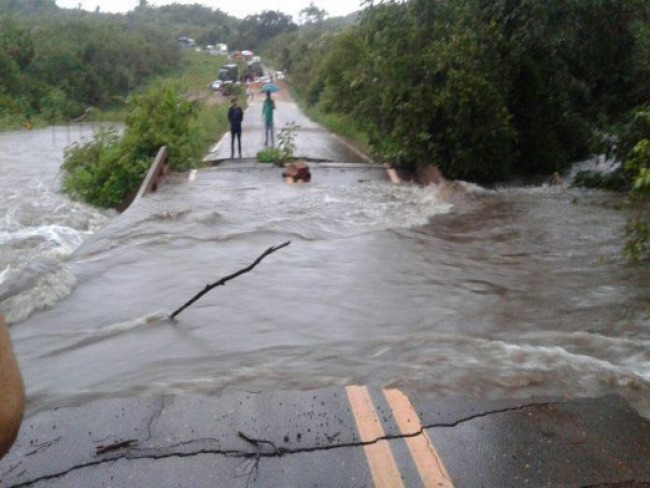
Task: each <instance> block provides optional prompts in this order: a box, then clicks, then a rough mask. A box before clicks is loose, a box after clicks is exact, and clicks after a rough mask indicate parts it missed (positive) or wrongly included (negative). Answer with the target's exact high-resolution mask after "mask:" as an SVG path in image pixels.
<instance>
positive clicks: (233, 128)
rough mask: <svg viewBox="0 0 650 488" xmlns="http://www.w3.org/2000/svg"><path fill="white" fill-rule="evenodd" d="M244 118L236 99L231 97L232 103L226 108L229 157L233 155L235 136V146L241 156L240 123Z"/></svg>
mask: <svg viewBox="0 0 650 488" xmlns="http://www.w3.org/2000/svg"><path fill="white" fill-rule="evenodd" d="M243 120H244V112H243V110H242V109H241V107H240V106H239V105H237V99H236V98H233V99H232V105H231V106H230V108H229V109H228V122H230V159H232V158H234V157H235V137H236V138H237V148H238V149H239V157H240V158H241V123H242V121H243Z"/></svg>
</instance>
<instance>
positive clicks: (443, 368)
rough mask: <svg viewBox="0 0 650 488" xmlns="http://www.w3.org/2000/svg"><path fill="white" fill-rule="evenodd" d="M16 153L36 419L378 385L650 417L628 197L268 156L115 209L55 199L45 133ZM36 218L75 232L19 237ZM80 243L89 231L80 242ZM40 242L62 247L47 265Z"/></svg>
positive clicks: (19, 330)
mask: <svg viewBox="0 0 650 488" xmlns="http://www.w3.org/2000/svg"><path fill="white" fill-rule="evenodd" d="M21 144H22V146H21ZM0 145H2V146H3V147H2V148H3V153H2V154H3V156H1V157H0V158H1V159H0V169H2V171H3V174H4V175H10V176H9V177H6V176H5V177H3V179H2V183H1V186H0V192H2V193H0V196H1V198H0V202H1V203H0V208H1V209H2V212H4V214H0V222H3V220H2V219H3V218H4V221H5V222H6V223H5V224H4V225H5V227H1V228H0V235H3V236H5V238H4V239H5V240H3V241H2V260H3V261H2V268H3V269H5V271H4V272H3V274H2V275H0V297H2V298H3V299H4V301H3V302H2V303H1V304H0V308H1V309H2V310H4V312H5V313H6V314H7V315H8V317H9V318H10V319H11V320H12V322H13V326H12V329H11V330H12V336H13V338H14V341H15V345H16V350H17V353H18V355H19V359H20V362H21V366H22V368H23V372H24V375H25V380H26V384H27V389H28V394H29V408H30V411H31V412H35V411H38V410H40V409H43V408H47V407H51V406H54V405H71V404H78V403H79V402H83V401H86V400H88V399H92V398H98V397H104V396H124V395H133V394H138V395H142V394H154V393H161V392H175V393H179V392H203V393H208V394H217V393H220V392H223V391H225V390H265V389H290V388H299V389H309V388H316V387H321V386H329V385H345V384H350V383H364V384H376V385H382V386H385V385H388V386H396V387H402V388H405V389H407V390H409V391H417V392H421V393H428V394H440V395H443V394H453V395H467V396H473V397H479V398H499V397H528V396H531V395H560V396H567V397H575V396H585V395H601V394H606V393H618V394H620V395H623V396H624V397H626V398H627V399H628V400H629V401H630V402H631V403H632V404H633V405H634V406H635V407H636V408H638V409H639V410H640V411H641V412H642V413H643V414H644V415H646V416H650V347H649V346H650V319H649V314H650V298H649V297H650V293H649V292H650V277H649V276H648V273H647V271H644V270H642V269H637V268H634V267H631V266H629V265H628V264H626V263H625V262H624V261H623V260H622V258H621V256H620V248H621V243H622V229H623V226H624V223H625V219H626V213H625V210H624V209H621V208H619V206H618V201H619V198H618V197H615V196H610V195H607V194H604V193H590V192H581V191H574V190H570V191H562V190H559V189H549V188H540V187H533V188H510V189H499V190H497V191H487V190H483V189H480V188H476V187H471V186H468V187H467V189H466V191H462V192H459V193H457V194H456V195H454V197H453V199H452V201H451V202H447V201H443V200H442V199H441V196H440V194H439V193H438V191H437V190H436V189H435V188H434V187H430V188H418V187H413V186H408V185H406V186H402V187H393V186H391V185H390V184H388V182H386V181H385V180H384V178H383V176H382V173H381V172H379V171H377V170H366V169H354V170H340V169H325V168H322V169H318V170H314V180H313V183H311V184H309V185H306V186H302V187H297V186H293V187H289V186H287V185H285V184H283V183H282V181H281V180H280V178H278V177H277V175H276V174H275V173H273V170H272V169H268V170H258V169H255V170H246V169H242V170H241V171H218V170H207V171H202V172H200V173H199V175H198V177H197V179H196V180H195V181H194V182H189V181H188V180H187V179H186V175H177V176H176V177H175V178H174V179H173V180H172V181H171V183H170V184H168V185H166V186H165V187H163V189H162V191H161V192H159V193H157V194H155V195H153V196H151V197H147V198H146V199H144V200H141V201H140V202H139V203H138V204H137V205H136V206H135V207H133V208H132V209H130V210H129V211H128V212H126V213H125V214H123V215H122V216H120V217H118V218H113V217H112V215H106V214H101V213H98V212H95V211H93V210H92V209H88V208H85V207H82V206H79V205H77V204H73V203H71V202H69V201H68V200H67V199H65V197H63V196H61V195H58V194H57V193H56V168H57V167H58V164H55V162H56V160H57V159H58V160H59V161H58V162H60V155H58V156H57V155H56V154H57V151H60V147H59V146H56V145H55V146H53V143H52V136H51V133H50V132H49V131H42V132H40V133H36V132H35V133H32V134H31V135H30V136H25V135H24V134H23V133H19V134H16V133H14V134H5V135H3V136H2V137H1V138H0ZM7 148H12V149H13V150H14V151H15V153H16V156H14V157H13V158H11V157H9V158H7V157H5V156H4V155H5V154H6V152H5V151H6V150H7ZM46 154H48V156H47V157H45V155H46ZM16 158H19V159H20V164H19V165H16V164H15V159H16ZM12 165H13V166H12ZM7 168H9V171H7ZM26 168H30V171H32V170H33V172H32V173H30V176H29V181H25V176H24V172H23V171H22V170H23V169H26ZM12 178H13V180H12ZM35 185H36V187H37V188H38V185H40V188H41V190H39V191H35V192H33V193H31V192H27V193H25V194H20V195H17V196H14V193H12V191H14V190H12V188H13V189H15V188H17V187H30V188H31V187H33V186H35ZM44 195H47V197H44ZM15 208H19V209H21V210H20V211H19V212H18V213H20V214H21V215H22V217H21V218H20V219H16V218H15V216H16V215H17V211H16V210H14V209H15ZM16 222H18V223H16ZM7 223H9V224H11V225H13V226H14V227H12V230H7V226H8V224H7ZM102 223H106V224H107V225H105V226H104V227H103V228H102V230H101V232H99V233H96V234H95V235H94V236H92V237H90V239H87V240H86V242H85V244H83V245H82V246H81V248H80V249H79V250H78V251H77V252H75V253H74V254H72V255H70V254H69V253H68V252H67V249H68V248H72V247H74V246H75V245H77V244H78V243H79V242H81V241H83V240H84V239H86V238H87V236H88V235H91V234H92V233H93V232H94V231H95V230H96V228H97V227H99V226H100V225H101V224H102ZM39 225H41V226H45V227H47V228H48V229H52V228H57V229H59V228H60V229H69V230H66V231H61V232H55V233H49V234H48V233H47V232H46V233H42V234H39V239H40V241H39V242H32V241H30V239H26V240H22V241H21V240H20V239H17V238H15V235H17V234H20V231H21V228H22V230H23V231H24V230H25V229H28V228H32V227H38V226H39ZM21 226H22V227H21ZM62 235H74V236H75V237H74V239H71V240H70V243H69V245H68V244H66V246H67V247H66V251H65V252H64V251H62V250H61V249H62V246H61V245H59V244H57V242H62V241H63V240H64V239H62V237H61V236H62ZM12 236H14V237H12ZM57 239H58V241H57ZM286 240H291V242H292V243H291V245H290V246H289V247H287V248H285V249H283V250H281V251H279V252H277V253H275V254H273V255H271V256H269V257H268V258H266V259H265V260H264V261H263V262H262V263H261V264H260V265H259V266H258V267H257V268H255V269H254V270H253V271H252V272H251V273H248V274H246V275H243V276H241V277H239V278H237V279H236V280H234V281H232V282H230V283H228V284H227V286H225V287H218V288H217V289H215V290H213V291H212V292H210V293H209V294H208V295H206V296H205V297H204V298H203V299H202V300H201V301H199V302H198V303H197V304H195V305H194V306H193V307H191V308H189V309H188V310H186V311H185V312H183V314H181V315H180V316H179V317H178V320H177V322H175V323H174V322H171V321H168V320H165V319H164V316H165V315H167V314H169V313H170V312H171V311H172V310H174V309H175V308H177V307H178V306H180V305H181V304H182V303H183V302H184V301H185V300H187V299H188V298H189V297H191V296H192V295H193V294H194V293H196V292H198V291H199V290H201V289H202V288H203V287H204V286H205V284H206V283H209V282H213V281H216V280H217V279H219V278H221V277H223V276H225V275H227V274H230V273H232V272H234V271H236V270H238V269H240V268H243V267H244V266H247V265H248V264H250V263H251V262H252V261H253V260H254V259H255V258H256V257H257V256H258V255H259V254H261V252H262V251H263V250H264V249H266V248H267V247H269V246H271V245H274V244H279V243H281V242H284V241H286ZM30 246H31V247H30ZM39 246H40V247H43V246H52V248H55V249H59V250H60V252H59V253H58V254H56V253H55V254H56V255H55V256H51V255H47V256H46V257H47V259H45V260H44V259H43V258H42V256H41V255H40V254H38V253H37V252H36V251H35V249H38V248H39ZM5 256H9V257H8V258H7V257H5ZM25 256H27V258H26V257H25ZM16 262H19V263H22V264H21V266H22V268H21V267H20V266H19V265H18V264H14V263H16ZM43 263H45V264H43ZM7 267H9V269H8V270H7ZM15 270H20V272H16V271H15ZM0 271H2V270H1V269H0ZM39 297H40V299H41V301H40V302H38V303H35V302H37V301H38V299H39ZM43 297H47V298H48V299H47V300H45V299H43ZM34 308H37V309H38V308H40V310H38V311H36V312H34V311H33V309H34Z"/></svg>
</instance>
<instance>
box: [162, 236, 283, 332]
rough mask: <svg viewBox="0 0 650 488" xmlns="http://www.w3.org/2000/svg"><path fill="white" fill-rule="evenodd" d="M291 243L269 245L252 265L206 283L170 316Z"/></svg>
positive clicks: (172, 316)
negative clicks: (213, 281)
mask: <svg viewBox="0 0 650 488" xmlns="http://www.w3.org/2000/svg"><path fill="white" fill-rule="evenodd" d="M289 244H291V241H287V242H285V243H283V244H279V245H277V246H271V247H269V248H268V249H267V250H266V251H264V252H263V253H262V255H261V256H260V257H258V258H257V259H256V260H255V261H254V262H253V263H252V264H251V265H250V266H247V267H246V268H243V269H240V270H239V271H237V272H236V273H233V274H231V275H228V276H226V277H224V278H221V279H220V280H219V281H216V282H215V283H212V284H209V285H205V288H204V289H203V290H201V291H200V292H199V293H197V294H196V295H194V297H192V299H191V300H189V301H188V302H186V303H185V305H183V306H182V307H181V308H179V309H178V310H176V311H175V312H174V313H172V314H171V315H170V316H169V318H171V319H172V320H174V319H175V318H176V316H177V315H178V314H179V313H181V312H182V311H183V310H185V309H186V308H187V307H189V306H190V305H192V304H193V303H194V302H195V301H197V300H198V299H199V298H201V297H202V296H203V295H205V294H206V293H207V292H209V291H210V290H212V289H213V288H215V287H217V286H220V285H225V284H226V283H227V282H228V281H230V280H232V279H234V278H237V277H238V276H240V275H243V274H244V273H248V272H249V271H250V270H252V269H253V268H254V267H255V266H257V265H258V264H260V262H261V261H262V259H264V258H265V257H266V256H268V255H269V254H273V253H274V252H275V251H279V250H280V249H282V248H283V247H287V246H288V245H289Z"/></svg>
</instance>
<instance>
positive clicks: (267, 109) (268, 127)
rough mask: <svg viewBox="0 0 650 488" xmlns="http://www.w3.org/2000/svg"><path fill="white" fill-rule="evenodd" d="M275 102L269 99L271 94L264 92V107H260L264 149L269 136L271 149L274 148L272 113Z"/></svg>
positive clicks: (267, 143)
mask: <svg viewBox="0 0 650 488" xmlns="http://www.w3.org/2000/svg"><path fill="white" fill-rule="evenodd" d="M274 110H275V102H274V101H273V99H272V98H271V93H270V92H266V98H265V99H264V105H262V120H263V121H264V147H268V145H269V134H270V135H271V147H274V146H275V136H274V135H273V111H274Z"/></svg>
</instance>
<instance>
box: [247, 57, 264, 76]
mask: <svg viewBox="0 0 650 488" xmlns="http://www.w3.org/2000/svg"><path fill="white" fill-rule="evenodd" d="M246 75H247V76H248V78H249V79H251V80H252V79H254V78H259V77H260V76H263V75H264V68H262V63H261V62H260V61H251V62H250V63H248V66H247V67H246Z"/></svg>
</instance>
